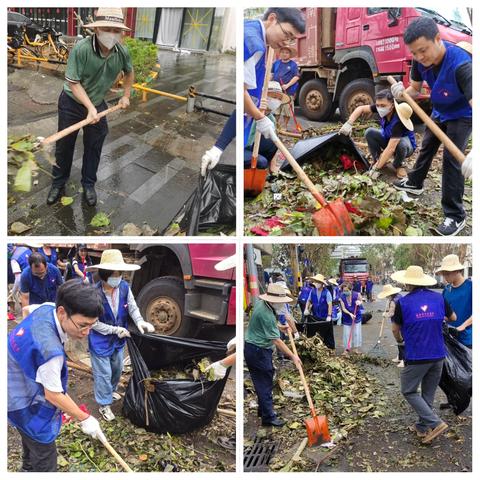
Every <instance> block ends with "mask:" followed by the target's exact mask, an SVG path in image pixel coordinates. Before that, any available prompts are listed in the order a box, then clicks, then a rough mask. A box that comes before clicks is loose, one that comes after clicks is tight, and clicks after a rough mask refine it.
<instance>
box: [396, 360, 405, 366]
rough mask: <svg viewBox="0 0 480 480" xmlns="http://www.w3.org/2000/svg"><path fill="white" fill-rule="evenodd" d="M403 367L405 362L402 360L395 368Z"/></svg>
mask: <svg viewBox="0 0 480 480" xmlns="http://www.w3.org/2000/svg"><path fill="white" fill-rule="evenodd" d="M404 367H405V362H404V361H403V360H400V361H399V362H398V365H397V368H404Z"/></svg>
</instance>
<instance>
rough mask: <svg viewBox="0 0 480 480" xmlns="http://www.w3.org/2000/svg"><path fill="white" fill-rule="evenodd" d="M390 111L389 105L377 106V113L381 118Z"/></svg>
mask: <svg viewBox="0 0 480 480" xmlns="http://www.w3.org/2000/svg"><path fill="white" fill-rule="evenodd" d="M391 111H392V109H391V107H377V113H378V114H379V115H380V116H381V117H382V118H383V117H386V116H387V115H388V114H389V113H390V112H391Z"/></svg>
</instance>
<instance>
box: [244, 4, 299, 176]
mask: <svg viewBox="0 0 480 480" xmlns="http://www.w3.org/2000/svg"><path fill="white" fill-rule="evenodd" d="M304 32H305V20H304V18H303V15H302V12H301V11H300V9H298V8H268V9H267V10H266V11H265V14H264V15H263V19H262V20H260V19H255V20H245V22H244V38H243V55H244V59H243V61H244V64H243V68H244V95H243V98H244V114H245V116H244V124H243V129H244V142H243V146H244V148H246V147H247V145H248V140H249V138H250V129H251V127H252V123H253V121H254V120H255V122H256V128H257V129H258V131H259V132H260V133H261V134H262V137H264V138H266V139H269V138H272V139H273V138H274V137H276V133H275V125H274V124H273V122H272V121H271V120H270V119H269V118H268V117H267V116H265V115H264V114H263V113H262V112H261V111H260V99H261V96H262V89H263V82H264V79H265V59H266V55H265V54H266V51H267V46H270V47H272V48H274V49H276V48H281V47H282V46H285V45H287V44H288V43H290V42H292V41H294V40H295V38H296V37H297V36H298V35H300V34H302V33H304ZM261 147H262V144H261V143H260V151H261V150H262V149H261ZM251 156H252V155H251V152H250V151H246V152H245V153H244V161H245V167H246V168H248V167H249V166H250V163H249V162H250V159H251ZM265 163H268V162H266V160H265V159H264V160H263V163H262V164H263V165H265ZM264 168H266V166H264Z"/></svg>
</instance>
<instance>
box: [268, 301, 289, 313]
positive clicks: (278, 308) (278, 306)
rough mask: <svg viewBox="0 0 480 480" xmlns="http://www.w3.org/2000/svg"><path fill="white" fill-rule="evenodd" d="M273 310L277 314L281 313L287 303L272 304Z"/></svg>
mask: <svg viewBox="0 0 480 480" xmlns="http://www.w3.org/2000/svg"><path fill="white" fill-rule="evenodd" d="M271 305H272V308H273V309H274V310H275V312H276V313H281V312H282V311H283V310H284V309H285V305H286V304H285V303H272V304H271Z"/></svg>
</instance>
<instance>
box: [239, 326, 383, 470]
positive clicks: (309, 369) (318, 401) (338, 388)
mask: <svg viewBox="0 0 480 480" xmlns="http://www.w3.org/2000/svg"><path fill="white" fill-rule="evenodd" d="M296 346H297V350H298V354H299V356H300V358H301V359H302V362H303V368H304V372H305V377H306V379H307V381H308V383H309V386H310V391H311V395H312V399H313V402H314V404H315V407H316V410H317V413H318V414H319V415H326V416H327V419H328V424H329V429H330V434H331V436H332V441H333V442H334V443H338V442H340V441H342V440H344V439H346V438H348V435H349V432H351V431H352V430H353V429H356V428H358V427H359V426H361V425H362V424H363V423H364V422H365V421H366V419H367V418H380V417H383V416H384V415H385V413H386V406H387V401H386V397H385V395H384V390H383V388H382V386H381V385H380V383H379V382H378V381H377V380H376V378H374V377H373V376H372V375H370V374H368V373H367V372H366V370H367V368H365V364H364V362H367V363H369V362H370V360H369V359H363V360H362V359H361V358H360V356H358V357H359V358H357V356H355V355H352V356H349V357H343V356H337V355H335V353H334V352H332V351H331V350H330V349H328V348H327V347H325V345H324V344H323V342H322V340H321V339H320V337H318V336H314V337H311V338H306V337H302V338H301V339H300V340H297V341H296ZM372 362H373V363H376V359H372ZM380 363H381V364H382V362H381V361H380ZM387 363H388V362H387ZM382 366H383V364H382ZM276 378H277V385H278V387H279V390H278V391H277V392H276V393H275V394H274V405H275V407H276V408H277V409H278V410H280V409H282V410H280V411H281V413H280V415H281V416H282V417H283V418H286V420H287V423H286V425H285V426H284V427H283V430H286V432H288V433H286V432H285V433H286V434H284V435H282V448H281V450H279V451H278V452H277V454H276V455H275V456H274V457H273V459H272V461H271V462H270V465H269V467H270V470H271V471H278V470H282V469H285V466H286V464H287V462H288V461H289V456H288V455H285V452H286V451H288V450H291V449H292V448H293V447H294V446H295V445H296V444H298V443H299V442H300V441H301V440H302V439H303V438H305V436H306V431H305V426H304V424H303V420H304V419H305V418H306V417H307V416H310V412H309V409H308V404H307V401H306V398H305V396H304V390H303V386H302V384H301V381H300V377H299V374H298V371H297V370H296V368H295V367H294V366H293V364H292V365H291V366H282V367H281V368H279V369H278V370H277V377H276ZM247 405H248V401H247ZM305 461H307V462H308V460H306V459H304V462H305ZM306 467H307V468H308V466H306V465H305V464H304V463H301V464H297V465H295V466H293V470H295V469H296V468H306ZM293 470H292V468H289V471H293ZM304 471H305V470H304Z"/></svg>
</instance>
